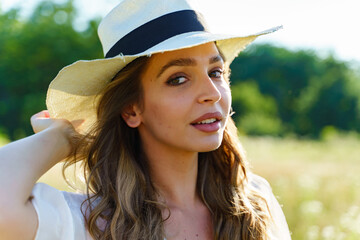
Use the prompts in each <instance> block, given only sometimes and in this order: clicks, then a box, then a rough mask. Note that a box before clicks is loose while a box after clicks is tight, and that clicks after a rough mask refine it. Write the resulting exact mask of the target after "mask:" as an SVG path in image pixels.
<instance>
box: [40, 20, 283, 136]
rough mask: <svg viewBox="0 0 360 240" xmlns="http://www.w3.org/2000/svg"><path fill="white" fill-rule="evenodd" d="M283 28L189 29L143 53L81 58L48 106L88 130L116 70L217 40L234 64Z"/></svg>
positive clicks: (55, 85) (58, 82)
mask: <svg viewBox="0 0 360 240" xmlns="http://www.w3.org/2000/svg"><path fill="white" fill-rule="evenodd" d="M280 28H281V26H279V27H275V28H271V29H268V30H266V31H263V32H260V33H256V34H251V35H246V36H238V35H224V34H212V33H208V32H189V33H185V34H181V35H178V36H175V37H172V38H169V39H167V40H166V41H163V42H161V43H159V44H157V45H156V46H154V47H152V48H150V49H148V50H146V51H144V52H142V53H141V54H137V55H131V56H122V55H119V56H116V57H113V58H106V59H95V60H90V61H84V60H81V61H77V62H75V63H73V64H71V65H69V66H67V67H65V68H63V69H62V70H61V71H60V72H59V73H58V75H57V76H56V77H55V79H54V80H53V81H52V82H51V83H50V86H49V89H48V92H47V97H46V105H47V109H48V110H49V114H50V117H52V118H61V119H67V120H69V121H74V120H80V119H82V120H84V123H83V124H82V125H81V126H80V127H79V129H78V130H79V131H80V132H81V133H87V132H88V131H89V130H90V129H91V127H92V126H93V124H94V123H95V122H96V107H97V103H98V100H99V96H100V95H101V93H102V91H103V89H104V88H105V87H106V85H107V84H108V83H109V82H110V81H111V79H112V78H113V77H114V76H115V74H116V73H118V72H119V71H120V70H121V69H122V68H124V67H125V66H126V65H127V64H128V63H130V62H131V61H133V60H134V59H136V58H138V57H141V56H151V55H153V54H156V53H162V52H167V51H173V50H179V49H184V48H190V47H194V46H198V45H201V44H204V43H209V42H216V44H217V46H218V47H219V49H220V51H221V52H222V53H223V54H224V57H225V59H226V62H227V63H229V64H230V63H231V62H232V61H233V59H234V58H235V57H236V56H238V54H239V53H240V52H241V51H242V50H244V49H245V48H246V46H247V45H249V44H250V43H251V42H252V41H254V40H255V39H256V38H257V37H258V36H261V35H265V34H268V33H272V32H275V31H277V30H278V29H280Z"/></svg>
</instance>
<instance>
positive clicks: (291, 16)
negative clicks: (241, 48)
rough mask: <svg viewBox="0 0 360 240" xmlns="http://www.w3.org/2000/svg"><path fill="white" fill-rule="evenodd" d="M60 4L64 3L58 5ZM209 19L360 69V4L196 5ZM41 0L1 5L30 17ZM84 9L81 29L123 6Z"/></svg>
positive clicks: (254, 0)
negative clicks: (19, 9)
mask: <svg viewBox="0 0 360 240" xmlns="http://www.w3.org/2000/svg"><path fill="white" fill-rule="evenodd" d="M54 1H55V2H61V1H64V0H54ZM197 1H198V5H199V6H201V8H202V9H203V13H204V14H205V15H207V16H209V17H210V18H209V20H210V21H209V23H210V25H211V26H214V27H212V29H213V30H215V31H217V32H227V33H243V34H251V33H257V32H260V31H262V30H265V29H268V28H272V27H275V26H278V25H283V29H282V30H280V31H278V32H276V33H273V34H270V35H267V36H262V37H260V38H259V39H258V40H256V41H257V42H258V43H265V42H266V43H268V42H269V43H272V44H275V45H278V46H280V47H287V48H290V49H292V50H298V49H311V50H315V51H317V52H318V53H319V54H320V55H322V56H327V55H328V54H333V55H335V56H336V57H337V58H339V59H341V60H344V61H348V62H358V63H360V46H359V44H360V31H359V29H360V28H359V27H358V26H357V25H358V24H359V23H360V14H359V13H358V12H359V10H360V1H359V0H342V1H339V0H197ZM37 2H39V0H26V1H24V0H1V2H0V6H1V8H2V10H3V11H6V10H8V9H9V8H11V7H14V6H17V5H18V6H21V7H22V8H23V9H24V15H26V12H27V11H28V12H30V11H31V9H32V7H33V6H34V5H35V4H36V3H37ZM74 2H75V5H76V6H77V8H78V9H79V14H78V18H77V25H78V28H79V29H81V26H83V25H84V24H85V23H86V22H87V19H89V18H93V17H94V16H99V17H104V16H105V15H106V14H107V13H108V12H109V11H110V10H111V9H112V8H113V7H115V6H116V4H117V3H118V2H119V0H74Z"/></svg>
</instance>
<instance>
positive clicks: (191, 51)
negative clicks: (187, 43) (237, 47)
mask: <svg viewBox="0 0 360 240" xmlns="http://www.w3.org/2000/svg"><path fill="white" fill-rule="evenodd" d="M218 55H219V51H218V49H217V47H216V45H215V43H213V42H211V43H206V44H202V45H198V46H195V47H190V48H184V49H178V50H175V51H168V52H163V53H157V54H154V55H153V56H152V57H151V58H152V59H151V61H150V62H153V63H155V64H160V63H166V62H168V61H171V60H175V59H194V60H197V59H198V60H207V59H210V58H213V57H215V56H218Z"/></svg>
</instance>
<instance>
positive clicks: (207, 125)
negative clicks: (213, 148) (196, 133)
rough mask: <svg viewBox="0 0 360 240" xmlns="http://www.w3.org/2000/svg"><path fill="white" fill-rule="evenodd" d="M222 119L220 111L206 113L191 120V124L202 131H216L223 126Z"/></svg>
mask: <svg viewBox="0 0 360 240" xmlns="http://www.w3.org/2000/svg"><path fill="white" fill-rule="evenodd" d="M221 120H222V115H221V113H220V112H214V113H206V114H204V115H202V116H201V117H199V118H197V119H196V120H194V121H193V122H191V125H192V126H193V127H195V128H196V129H198V130H200V131H202V132H216V131H218V130H219V129H220V127H221Z"/></svg>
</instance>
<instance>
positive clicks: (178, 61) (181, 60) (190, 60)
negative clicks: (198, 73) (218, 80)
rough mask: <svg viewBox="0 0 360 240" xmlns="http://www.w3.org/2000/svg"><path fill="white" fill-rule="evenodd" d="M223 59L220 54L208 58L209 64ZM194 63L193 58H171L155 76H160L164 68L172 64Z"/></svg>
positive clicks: (192, 64) (191, 64)
mask: <svg viewBox="0 0 360 240" xmlns="http://www.w3.org/2000/svg"><path fill="white" fill-rule="evenodd" d="M220 61H223V59H222V57H221V56H220V55H216V56H214V57H211V58H210V59H209V64H213V63H216V62H220ZM195 65H196V60H195V59H193V58H179V59H175V60H171V61H170V62H168V63H167V64H165V65H164V66H163V67H162V68H161V69H160V71H159V73H158V74H157V77H160V75H161V74H163V73H164V72H165V70H166V69H168V68H169V67H173V66H195Z"/></svg>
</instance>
